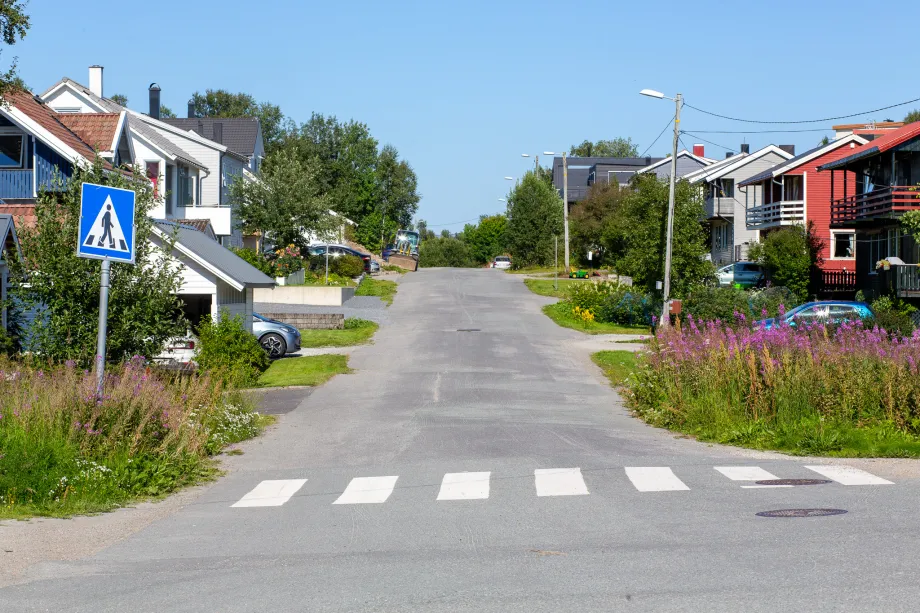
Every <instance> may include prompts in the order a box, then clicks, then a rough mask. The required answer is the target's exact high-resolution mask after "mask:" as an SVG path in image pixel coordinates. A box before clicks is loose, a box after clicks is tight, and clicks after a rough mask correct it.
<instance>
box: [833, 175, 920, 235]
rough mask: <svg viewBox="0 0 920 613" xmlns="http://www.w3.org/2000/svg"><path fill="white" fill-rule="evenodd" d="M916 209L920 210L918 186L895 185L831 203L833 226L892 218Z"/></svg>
mask: <svg viewBox="0 0 920 613" xmlns="http://www.w3.org/2000/svg"><path fill="white" fill-rule="evenodd" d="M915 209H920V190H918V188H917V187H916V186H899V185H894V186H892V187H886V188H883V189H877V190H874V191H871V192H868V193H865V194H857V195H855V196H847V197H846V198H840V199H837V200H834V201H833V202H831V225H832V226H833V225H840V224H844V223H848V222H854V221H867V220H870V219H880V218H892V217H897V216H898V215H899V214H900V213H903V212H905V211H912V210H915Z"/></svg>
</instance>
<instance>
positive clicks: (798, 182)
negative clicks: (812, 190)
mask: <svg viewBox="0 0 920 613" xmlns="http://www.w3.org/2000/svg"><path fill="white" fill-rule="evenodd" d="M783 181H784V183H785V186H784V187H785V194H784V200H804V195H803V191H802V177H801V176H795V175H792V176H788V177H783Z"/></svg>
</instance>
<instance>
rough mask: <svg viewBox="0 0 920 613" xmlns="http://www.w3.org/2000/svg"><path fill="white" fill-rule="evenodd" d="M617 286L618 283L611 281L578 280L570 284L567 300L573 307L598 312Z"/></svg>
mask: <svg viewBox="0 0 920 613" xmlns="http://www.w3.org/2000/svg"><path fill="white" fill-rule="evenodd" d="M616 288H617V284H616V283H612V282H610V281H599V282H598V283H593V282H591V281H585V282H578V281H576V282H574V283H570V284H569V287H568V290H567V292H566V295H567V298H566V300H567V301H568V302H570V303H571V304H572V306H573V307H578V308H579V309H586V310H589V311H591V312H593V313H597V312H598V311H600V310H601V305H602V304H603V303H604V299H605V298H606V297H607V296H609V295H610V293H611V292H613V291H614V290H615V289H616Z"/></svg>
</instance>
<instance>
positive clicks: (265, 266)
mask: <svg viewBox="0 0 920 613" xmlns="http://www.w3.org/2000/svg"><path fill="white" fill-rule="evenodd" d="M231 251H232V252H233V253H235V254H236V255H237V256H239V257H240V259H242V260H245V261H246V262H248V263H249V264H251V265H252V266H254V267H255V268H257V269H258V270H261V271H262V272H264V273H265V274H267V275H268V276H270V277H273V276H275V270H274V267H273V266H272V263H271V262H269V261H268V260H267V259H266V258H265V256H264V255H262V254H261V253H259V252H258V251H256V250H255V249H246V248H243V247H240V248H237V247H234V248H232V249H231Z"/></svg>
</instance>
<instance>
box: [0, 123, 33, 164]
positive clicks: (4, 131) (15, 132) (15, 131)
mask: <svg viewBox="0 0 920 613" xmlns="http://www.w3.org/2000/svg"><path fill="white" fill-rule="evenodd" d="M0 136H18V137H19V138H20V139H21V140H20V142H19V162H18V163H16V164H0V168H9V169H17V168H25V167H26V166H25V157H26V151H27V150H28V144H27V143H26V139H27V138H29V136H28V135H27V134H26V133H25V132H23V131H22V130H20V129H19V128H14V127H5V128H0Z"/></svg>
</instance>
